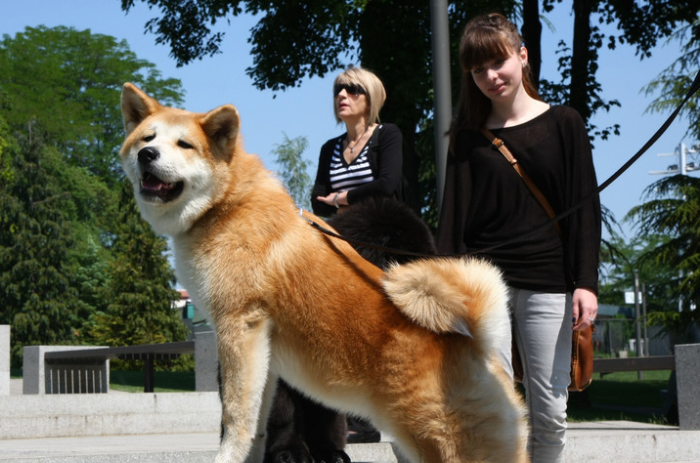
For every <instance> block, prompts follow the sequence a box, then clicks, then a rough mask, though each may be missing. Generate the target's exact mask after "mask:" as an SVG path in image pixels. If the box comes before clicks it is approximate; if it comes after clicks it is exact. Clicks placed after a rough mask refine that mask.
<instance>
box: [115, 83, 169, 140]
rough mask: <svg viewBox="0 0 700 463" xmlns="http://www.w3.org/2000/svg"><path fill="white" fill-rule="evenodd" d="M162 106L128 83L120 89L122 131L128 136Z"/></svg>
mask: <svg viewBox="0 0 700 463" xmlns="http://www.w3.org/2000/svg"><path fill="white" fill-rule="evenodd" d="M161 108H162V106H161V104H160V103H158V102H157V101H156V100H154V99H153V98H151V97H150V96H148V95H146V94H145V93H144V92H142V91H141V90H140V89H139V88H138V87H137V86H136V85H134V84H131V83H129V82H127V83H125V84H124V87H123V88H122V117H123V118H124V129H125V130H126V134H127V135H129V134H130V133H131V132H133V130H134V129H135V128H136V127H137V126H138V125H139V124H140V123H141V122H142V121H143V120H144V119H146V118H147V117H148V116H150V115H151V114H153V113H155V112H156V111H158V110H159V109H161Z"/></svg>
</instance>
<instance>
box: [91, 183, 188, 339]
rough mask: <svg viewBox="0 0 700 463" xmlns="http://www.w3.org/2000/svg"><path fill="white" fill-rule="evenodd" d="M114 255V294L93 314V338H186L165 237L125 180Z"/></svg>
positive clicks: (111, 285)
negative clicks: (155, 229) (147, 219)
mask: <svg viewBox="0 0 700 463" xmlns="http://www.w3.org/2000/svg"><path fill="white" fill-rule="evenodd" d="M116 222H117V230H116V240H115V242H114V246H113V255H114V261H113V262H112V263H111V264H110V265H109V268H108V270H107V273H108V276H109V283H108V287H107V293H108V294H109V295H110V299H109V302H108V303H107V307H106V310H105V311H104V312H98V313H96V314H94V315H93V317H92V319H91V326H90V327H89V329H88V336H89V338H90V340H91V341H92V342H94V343H96V344H100V345H107V346H121V345H137V344H159V343H164V342H173V341H184V340H185V338H186V336H187V329H186V327H185V325H184V324H183V323H182V320H181V319H180V314H179V312H178V311H176V310H173V309H172V303H173V301H175V300H179V298H180V295H179V293H178V292H177V291H175V290H174V289H172V284H173V283H174V282H175V275H174V273H173V271H172V268H171V267H170V264H169V263H168V260H167V258H166V257H165V256H164V252H165V251H166V248H167V243H166V241H165V240H164V239H163V238H160V237H158V236H157V235H156V234H155V233H154V232H153V231H152V230H151V228H150V226H149V225H148V224H147V223H146V222H144V221H143V220H142V219H141V217H140V215H139V212H138V209H137V207H136V201H135V200H134V197H133V187H132V186H131V184H130V183H129V182H128V181H126V180H125V181H123V184H122V188H121V191H120V198H119V209H118V215H117V217H116Z"/></svg>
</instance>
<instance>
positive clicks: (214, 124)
mask: <svg viewBox="0 0 700 463" xmlns="http://www.w3.org/2000/svg"><path fill="white" fill-rule="evenodd" d="M121 106H122V115H123V117H124V127H125V129H126V140H125V142H124V145H123V146H122V149H121V159H122V167H123V169H124V172H125V173H126V175H127V177H128V178H129V180H131V182H132V184H133V186H134V194H135V196H136V201H137V203H138V205H139V209H140V210H141V215H142V216H143V217H144V219H146V220H147V221H148V222H149V223H150V224H151V225H152V226H153V228H154V229H155V230H156V231H157V232H158V233H163V234H167V235H177V234H179V233H182V232H184V231H186V230H188V229H189V228H190V227H191V226H192V224H193V223H194V222H195V221H196V220H197V219H198V218H199V217H200V216H201V215H202V214H203V213H204V212H206V211H207V210H208V209H210V208H211V207H212V206H213V205H214V204H215V203H216V201H217V200H218V199H219V197H218V195H220V194H221V190H222V188H221V187H222V185H221V183H222V182H224V181H225V179H226V175H227V172H228V170H229V169H228V164H229V163H230V162H231V158H232V157H233V156H234V153H235V151H236V144H237V141H238V131H239V127H240V119H239V116H238V111H237V110H236V108H235V107H234V106H232V105H225V106H221V107H219V108H217V109H214V110H212V111H210V112H208V113H206V114H197V113H191V112H187V111H183V110H180V109H174V108H168V107H165V106H163V105H161V104H160V103H158V102H157V101H156V100H154V99H153V98H151V97H149V96H148V95H146V94H145V93H144V92H142V91H141V90H140V89H138V88H137V87H136V86H134V85H132V84H129V83H127V84H124V88H123V90H122V98H121Z"/></svg>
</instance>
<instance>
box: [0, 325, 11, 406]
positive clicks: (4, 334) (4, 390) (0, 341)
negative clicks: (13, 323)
mask: <svg viewBox="0 0 700 463" xmlns="http://www.w3.org/2000/svg"><path fill="white" fill-rule="evenodd" d="M3 395H10V325H0V396H3Z"/></svg>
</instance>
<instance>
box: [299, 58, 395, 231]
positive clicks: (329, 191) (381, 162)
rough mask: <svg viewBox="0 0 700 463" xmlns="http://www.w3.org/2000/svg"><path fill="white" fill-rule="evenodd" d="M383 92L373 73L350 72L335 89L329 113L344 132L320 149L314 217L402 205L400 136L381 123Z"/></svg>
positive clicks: (357, 68) (344, 74)
mask: <svg viewBox="0 0 700 463" xmlns="http://www.w3.org/2000/svg"><path fill="white" fill-rule="evenodd" d="M385 99H386V92H385V91H384V86H383V85H382V82H381V80H379V78H378V77H377V76H376V75H375V74H373V73H372V72H370V71H368V70H366V69H363V68H360V67H350V68H348V69H347V70H345V71H344V72H342V73H341V74H340V75H338V77H336V79H335V82H334V84H333V110H334V112H335V118H336V121H337V122H338V123H341V122H342V123H344V124H345V129H346V132H345V133H344V134H342V135H341V136H339V137H335V138H331V139H330V140H328V141H327V142H326V143H325V144H324V145H323V147H322V148H321V154H320V156H319V161H318V171H317V174H316V182H315V184H314V189H313V193H312V196H311V205H312V208H313V211H314V213H315V214H317V215H321V216H325V217H328V216H330V215H332V214H334V213H335V212H337V210H338V209H340V208H342V207H343V206H348V205H350V204H355V203H358V202H360V201H362V200H364V199H367V198H377V197H393V198H396V199H399V200H401V199H402V192H401V180H402V172H401V168H402V167H401V166H402V161H403V154H402V147H401V145H402V137H401V131H400V130H399V128H398V127H397V126H395V125H394V124H387V123H381V124H380V123H379V111H380V110H381V108H382V106H383V105H384V100H385Z"/></svg>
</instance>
